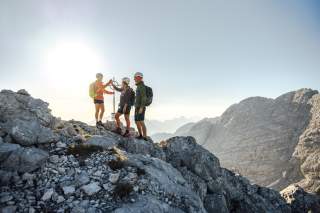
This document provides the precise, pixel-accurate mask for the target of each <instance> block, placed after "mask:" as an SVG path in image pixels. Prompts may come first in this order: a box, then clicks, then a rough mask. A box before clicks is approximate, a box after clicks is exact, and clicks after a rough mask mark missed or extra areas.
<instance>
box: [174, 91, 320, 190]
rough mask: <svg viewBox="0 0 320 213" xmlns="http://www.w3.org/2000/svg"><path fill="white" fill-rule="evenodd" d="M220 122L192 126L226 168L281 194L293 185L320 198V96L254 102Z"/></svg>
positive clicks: (244, 103) (241, 105)
mask: <svg viewBox="0 0 320 213" xmlns="http://www.w3.org/2000/svg"><path fill="white" fill-rule="evenodd" d="M214 121H215V122H208V121H207V120H201V121H199V122H197V123H194V124H189V126H188V130H187V131H182V132H179V134H177V135H181V136H193V137H195V138H196V140H197V142H198V143H199V144H201V145H203V146H204V147H206V148H207V149H208V150H210V151H211V152H212V153H214V154H215V155H217V156H218V157H219V159H220V160H221V163H222V165H223V166H225V167H226V168H229V169H233V170H235V171H237V172H240V173H241V174H242V175H245V176H247V177H249V179H250V180H252V181H253V182H255V183H257V184H261V185H264V186H270V187H272V188H275V189H278V190H281V189H283V188H284V187H286V186H287V185H289V184H291V183H296V182H298V184H299V185H300V186H302V187H304V188H305V189H306V190H307V191H309V192H315V193H318V194H320V178H319V175H320V129H319V127H320V95H319V93H318V91H316V90H312V89H300V90H297V91H293V92H289V93H286V94H284V95H281V96H279V97H278V98H276V99H270V98H264V97H251V98H247V99H245V100H243V101H241V102H240V103H238V104H234V105H232V106H230V107H229V108H228V109H227V110H226V111H225V112H224V113H223V114H222V115H221V117H219V118H215V119H214Z"/></svg>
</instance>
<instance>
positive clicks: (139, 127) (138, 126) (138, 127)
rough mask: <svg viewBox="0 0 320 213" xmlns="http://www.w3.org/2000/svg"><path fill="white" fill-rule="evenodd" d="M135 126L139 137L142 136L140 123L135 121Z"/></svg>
mask: <svg viewBox="0 0 320 213" xmlns="http://www.w3.org/2000/svg"><path fill="white" fill-rule="evenodd" d="M136 125H137V129H138V132H139V135H142V128H141V123H140V121H136Z"/></svg>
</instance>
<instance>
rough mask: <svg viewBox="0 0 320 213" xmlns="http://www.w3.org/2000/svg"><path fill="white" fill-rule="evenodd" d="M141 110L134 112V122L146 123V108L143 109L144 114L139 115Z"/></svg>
mask: <svg viewBox="0 0 320 213" xmlns="http://www.w3.org/2000/svg"><path fill="white" fill-rule="evenodd" d="M139 109H140V107H139V108H137V107H136V108H135V112H134V121H144V117H145V114H146V107H143V112H142V113H141V114H139Z"/></svg>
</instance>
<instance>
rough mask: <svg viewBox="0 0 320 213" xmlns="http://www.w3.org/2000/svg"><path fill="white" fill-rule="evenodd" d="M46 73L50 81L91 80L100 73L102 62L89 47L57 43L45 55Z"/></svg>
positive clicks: (74, 43) (78, 44)
mask: <svg viewBox="0 0 320 213" xmlns="http://www.w3.org/2000/svg"><path fill="white" fill-rule="evenodd" d="M45 64H46V68H45V69H46V72H47V74H48V77H49V78H51V80H58V79H59V80H60V79H74V80H78V81H82V80H86V81H88V78H89V79H90V78H91V79H92V77H93V76H94V74H95V73H96V72H101V69H102V60H101V58H100V57H99V55H98V54H97V52H96V51H95V50H94V49H93V48H91V47H90V46H89V45H87V44H85V43H83V42H78V41H63V42H57V43H56V45H55V46H53V47H52V48H50V49H49V50H48V52H47V55H46V62H45Z"/></svg>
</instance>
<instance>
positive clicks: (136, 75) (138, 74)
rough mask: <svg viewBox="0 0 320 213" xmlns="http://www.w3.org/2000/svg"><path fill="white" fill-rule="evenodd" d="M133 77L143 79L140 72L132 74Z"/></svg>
mask: <svg viewBox="0 0 320 213" xmlns="http://www.w3.org/2000/svg"><path fill="white" fill-rule="evenodd" d="M134 77H141V78H143V74H142V73H141V72H136V73H135V74H134Z"/></svg>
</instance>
